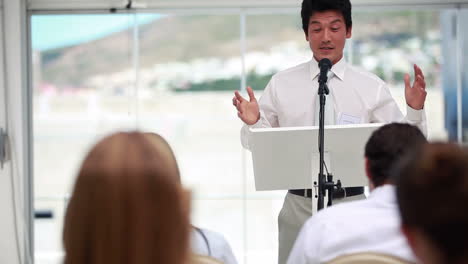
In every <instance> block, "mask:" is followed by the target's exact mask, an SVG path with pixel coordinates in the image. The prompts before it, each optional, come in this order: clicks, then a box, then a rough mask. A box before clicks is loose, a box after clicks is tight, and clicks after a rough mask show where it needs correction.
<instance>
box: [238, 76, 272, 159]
mask: <svg viewBox="0 0 468 264" xmlns="http://www.w3.org/2000/svg"><path fill="white" fill-rule="evenodd" d="M274 83H275V80H274V78H272V79H271V80H270V82H269V83H268V85H267V86H266V88H265V91H264V92H263V95H262V96H261V97H260V99H259V100H258V105H259V108H260V119H259V120H258V121H257V123H255V124H253V125H246V124H244V125H243V126H242V129H241V143H242V146H243V147H244V148H246V149H249V150H250V136H251V132H250V129H251V128H270V127H278V126H279V125H278V114H277V109H276V93H275V87H274Z"/></svg>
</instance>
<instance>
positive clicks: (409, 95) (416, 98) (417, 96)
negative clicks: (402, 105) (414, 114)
mask: <svg viewBox="0 0 468 264" xmlns="http://www.w3.org/2000/svg"><path fill="white" fill-rule="evenodd" d="M414 78H415V79H414V83H413V86H411V85H410V76H409V74H405V99H406V104H407V105H408V106H410V107H411V108H413V109H415V110H420V109H423V107H424V102H425V101H426V94H427V92H426V81H425V80H424V74H423V72H422V71H421V69H420V68H419V67H418V65H416V64H415V65H414Z"/></svg>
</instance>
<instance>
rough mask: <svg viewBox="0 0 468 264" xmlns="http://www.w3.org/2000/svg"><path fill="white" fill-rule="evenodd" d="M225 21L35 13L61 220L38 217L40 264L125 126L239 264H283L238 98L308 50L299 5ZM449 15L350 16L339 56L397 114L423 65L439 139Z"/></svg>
mask: <svg viewBox="0 0 468 264" xmlns="http://www.w3.org/2000/svg"><path fill="white" fill-rule="evenodd" d="M223 12H224V13H223ZM223 12H212V11H209V10H207V11H206V13H205V14H202V13H203V12H200V11H198V12H197V14H191V13H190V11H189V10H184V12H181V13H164V14H162V13H153V14H136V15H135V14H126V15H120V14H119V15H117V14H112V15H111V14H108V15H87V14H82V15H81V14H80V15H52V14H50V15H32V19H31V25H30V26H31V34H32V36H31V37H32V55H33V58H32V61H33V65H32V69H33V87H32V89H33V96H34V97H33V104H34V105H33V122H34V124H33V125H34V177H35V178H34V191H35V209H36V210H37V211H41V212H49V211H50V212H52V214H53V215H52V218H45V219H37V220H36V221H35V223H36V225H35V240H36V241H35V249H36V252H35V255H36V263H44V264H45V263H60V260H61V256H62V254H63V253H62V245H61V232H62V222H63V214H64V210H65V208H66V206H67V200H68V197H69V194H70V191H71V187H72V184H73V182H74V179H75V176H76V173H77V169H78V167H79V166H80V163H81V161H82V159H83V158H84V156H85V155H86V152H87V151H88V150H89V148H90V147H91V146H92V145H93V144H94V143H95V142H96V141H97V140H98V139H99V138H101V137H102V136H104V135H107V134H108V133H110V132H113V131H116V130H122V129H123V130H129V129H140V130H144V131H152V132H156V133H159V134H161V135H163V136H164V137H165V138H166V139H167V140H168V141H169V143H170V144H171V146H172V147H173V149H174V151H175V154H176V156H177V160H178V162H179V166H180V168H181V173H182V181H183V184H185V185H186V186H188V187H189V188H191V189H192V191H193V206H192V207H193V209H192V210H193V211H192V221H193V223H194V224H195V225H197V226H200V227H204V228H208V229H212V230H214V231H217V232H220V233H222V234H223V235H224V236H225V237H226V239H227V240H228V241H229V243H230V244H231V246H232V248H233V250H234V253H235V255H236V257H237V259H238V261H239V263H275V262H276V258H277V244H278V242H277V215H278V212H279V209H280V208H281V205H282V199H283V196H284V192H283V191H278V192H257V191H255V184H254V180H253V172H252V165H251V157H250V154H249V152H248V151H245V150H243V149H242V147H241V145H240V138H239V130H240V128H241V126H242V123H241V121H239V120H238V118H237V115H236V111H235V109H234V108H233V106H232V103H231V98H232V96H233V91H234V90H239V89H240V90H243V89H245V86H244V83H245V84H247V85H250V86H252V87H253V88H254V89H255V90H256V95H257V97H259V96H261V94H262V90H263V88H264V87H265V85H266V83H267V82H268V81H269V79H270V78H271V75H272V74H274V73H276V72H278V71H280V70H283V69H286V68H288V67H290V66H294V65H296V64H299V63H302V62H305V61H308V60H310V59H311V58H312V53H311V51H310V49H309V47H308V44H307V42H306V40H305V37H304V33H303V31H302V26H301V20H300V16H299V11H298V10H297V12H291V13H290V14H285V12H284V10H283V11H281V12H280V10H279V11H278V13H274V12H258V10H256V12H249V10H247V11H246V13H237V12H236V11H232V12H231V11H229V12H227V11H226V10H224V11H223ZM444 12H452V11H450V10H449V11H441V10H424V11H420V10H407V11H391V12H390V11H382V10H374V11H372V12H370V11H360V10H355V11H354V17H353V18H354V22H353V37H352V39H350V40H348V42H347V44H346V51H345V56H346V59H347V60H348V62H350V63H352V64H355V65H357V66H360V67H363V68H364V69H366V70H369V71H371V72H374V73H375V74H377V75H378V76H379V77H381V78H382V79H384V80H385V81H386V82H387V83H388V84H389V86H390V88H391V91H392V94H393V96H394V97H395V99H396V100H397V102H398V104H399V106H400V107H401V109H402V111H403V112H404V111H406V110H405V103H404V84H403V75H404V73H406V72H408V73H411V74H412V64H413V63H417V64H418V65H420V66H421V68H422V69H423V71H424V72H425V74H426V80H427V90H428V97H427V102H426V105H425V109H426V114H427V119H428V131H429V137H430V138H431V139H446V138H447V137H448V134H449V133H448V132H447V129H446V124H445V121H446V119H447V112H446V110H445V109H446V108H447V107H446V104H447V102H448V100H452V99H453V97H450V98H451V99H447V97H445V96H446V95H447V93H446V92H444V91H446V87H444V86H443V84H442V80H441V76H444V75H443V74H442V72H443V71H444V69H445V66H444V64H443V62H442V51H441V50H442V47H443V45H444V37H443V34H445V33H444V32H446V29H445V28H444V27H443V26H442V25H443V24H444V23H445V22H446V21H448V20H450V21H452V20H451V18H450V17H449V18H447V16H448V15H444V14H445V13H444ZM455 15H457V14H456V13H455ZM444 21H445V22H444ZM464 43H466V40H465V42H464ZM464 52H465V53H464V54H463V56H465V57H467V56H468V55H467V54H466V49H465V51H464ZM467 61H468V60H467ZM455 70H456V69H455ZM464 83H465V84H466V83H467V82H466V80H465V81H464ZM467 116H468V113H467ZM451 117H453V116H451Z"/></svg>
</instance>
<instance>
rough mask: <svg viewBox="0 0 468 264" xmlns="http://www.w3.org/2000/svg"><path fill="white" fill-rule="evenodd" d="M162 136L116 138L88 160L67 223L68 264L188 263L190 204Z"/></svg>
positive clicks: (94, 150)
mask: <svg viewBox="0 0 468 264" xmlns="http://www.w3.org/2000/svg"><path fill="white" fill-rule="evenodd" d="M176 178H179V170H178V167H177V163H176V160H175V158H174V155H173V153H172V150H171V148H170V147H169V145H168V144H167V143H166V141H165V140H164V139H163V138H161V137H160V136H157V135H153V136H151V138H150V137H149V136H148V135H145V134H143V133H139V132H129V133H116V134H113V135H111V136H108V137H106V138H104V139H103V140H101V141H100V142H98V143H97V144H96V145H95V146H94V147H93V148H92V149H91V151H90V152H89V153H88V155H87V156H86V158H85V160H84V162H83V164H82V166H81V169H80V171H79V174H78V177H77V179H76V183H75V187H74V190H73V194H72V197H71V200H70V202H69V205H68V208H67V212H66V217H65V223H64V233H63V240H64V248H65V262H64V263H65V264H83V263H86V264H97V263H99V264H101V263H113V264H120V263H138V264H150V263H151V264H153V263H173V264H182V263H186V261H187V258H188V253H189V233H190V230H191V226H190V223H189V208H188V207H189V199H188V194H187V193H186V192H185V191H184V190H183V189H182V186H181V185H180V183H178V182H177V181H175V180H174V179H176Z"/></svg>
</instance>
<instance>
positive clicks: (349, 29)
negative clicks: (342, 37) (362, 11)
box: [346, 26, 353, 39]
mask: <svg viewBox="0 0 468 264" xmlns="http://www.w3.org/2000/svg"><path fill="white" fill-rule="evenodd" d="M352 31H353V26H350V27H349V28H347V29H346V38H347V39H349V38H351V37H352V35H353V34H352Z"/></svg>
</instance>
